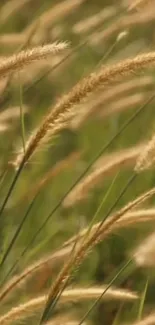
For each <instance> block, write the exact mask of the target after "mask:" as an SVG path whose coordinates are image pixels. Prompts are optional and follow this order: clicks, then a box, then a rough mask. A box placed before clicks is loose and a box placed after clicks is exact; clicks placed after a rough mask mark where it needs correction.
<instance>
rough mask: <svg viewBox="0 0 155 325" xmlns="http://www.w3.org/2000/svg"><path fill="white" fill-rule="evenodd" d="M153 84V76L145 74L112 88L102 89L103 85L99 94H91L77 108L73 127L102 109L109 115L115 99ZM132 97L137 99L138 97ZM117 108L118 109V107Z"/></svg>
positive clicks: (78, 125) (76, 126)
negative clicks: (86, 100)
mask: <svg viewBox="0 0 155 325" xmlns="http://www.w3.org/2000/svg"><path fill="white" fill-rule="evenodd" d="M152 84H153V78H151V76H144V77H142V78H141V79H139V78H135V79H132V80H127V81H125V82H122V83H120V84H118V85H114V86H113V87H112V88H110V89H107V90H106V91H102V87H101V90H100V91H99V92H98V93H97V94H95V96H94V95H92V96H90V99H89V100H88V102H87V103H84V104H82V105H80V107H78V108H77V111H76V116H75V118H73V121H72V122H71V127H72V128H73V129H77V128H78V127H80V126H81V125H82V124H83V123H84V122H85V121H86V120H87V119H88V117H89V116H92V115H94V114H96V113H98V112H102V110H103V112H105V113H106V114H107V115H108V112H109V105H112V104H113V105H114V103H113V101H115V103H118V101H117V100H118V99H120V98H122V99H123V98H125V96H126V95H127V94H129V92H131V91H132V90H133V91H134V90H137V89H138V88H140V89H141V90H142V87H143V93H144V89H145V88H144V87H147V86H151V85H152ZM139 95H140V94H139ZM129 98H130V97H129ZM130 99H131V98H130ZM132 99H134V100H136V98H132ZM120 100H121V99H120ZM124 100H125V99H124ZM138 100H139V101H140V97H139V98H138V97H137V101H138ZM109 101H110V103H109ZM111 102H112V103H111ZM122 105H123V104H122ZM122 109H123V106H122ZM113 110H114V109H113ZM116 110H118V108H117V107H116Z"/></svg>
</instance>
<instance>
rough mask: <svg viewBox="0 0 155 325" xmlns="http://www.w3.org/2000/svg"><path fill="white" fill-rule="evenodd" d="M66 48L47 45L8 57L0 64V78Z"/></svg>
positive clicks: (64, 45) (60, 45)
mask: <svg viewBox="0 0 155 325" xmlns="http://www.w3.org/2000/svg"><path fill="white" fill-rule="evenodd" d="M67 46H68V45H67V43H53V44H47V45H44V46H38V47H36V48H32V49H30V50H24V51H21V52H19V53H18V54H15V55H13V56H11V57H8V58H6V59H5V60H3V61H2V62H1V63H0V77H4V76H6V75H7V74H9V73H11V72H13V71H18V70H21V69H22V68H23V67H25V66H26V65H28V64H30V63H31V62H33V61H36V60H41V59H43V58H46V57H47V56H49V55H51V54H56V53H58V52H60V51H62V50H64V49H65V48H66V47H67Z"/></svg>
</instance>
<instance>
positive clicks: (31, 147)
mask: <svg viewBox="0 0 155 325" xmlns="http://www.w3.org/2000/svg"><path fill="white" fill-rule="evenodd" d="M154 63H155V52H150V53H146V54H141V55H138V56H137V57H135V58H133V59H127V60H124V61H121V62H119V63H117V64H115V65H112V66H110V67H107V68H105V67H102V68H101V69H100V71H98V72H96V73H92V74H91V75H90V76H88V77H87V78H84V79H83V80H82V81H81V82H79V83H78V84H77V85H76V86H75V87H73V89H72V91H71V92H70V93H69V94H68V95H65V96H64V97H63V98H62V99H60V101H59V102H58V103H57V104H56V106H55V107H54V108H53V109H52V111H51V113H49V115H47V117H46V118H45V119H44V121H43V122H42V124H41V125H40V127H39V128H38V129H37V130H36V131H35V132H34V134H32V136H31V137H30V138H29V140H28V141H27V143H26V151H25V154H24V153H23V151H22V152H20V153H19V155H17V157H16V159H15V161H14V165H15V167H16V168H18V167H19V166H20V164H25V163H27V161H28V160H29V159H30V157H31V156H32V155H33V153H34V151H36V149H37V148H38V147H39V146H40V144H41V142H44V141H47V140H48V139H49V137H51V136H53V135H54V134H56V133H57V132H58V131H60V130H61V129H62V128H64V127H66V126H67V124H68V123H69V122H70V119H71V117H72V116H73V113H74V109H73V108H74V105H75V104H79V103H80V102H81V101H82V100H83V99H84V98H86V97H87V96H88V95H89V94H91V93H92V92H93V91H95V90H96V89H97V88H98V87H99V86H101V85H102V86H107V85H109V84H110V83H112V82H113V81H114V80H116V79H117V78H120V77H122V76H124V75H128V74H130V73H133V72H134V71H136V70H139V69H143V68H144V67H148V66H149V65H150V64H154Z"/></svg>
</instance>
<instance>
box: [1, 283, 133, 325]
mask: <svg viewBox="0 0 155 325" xmlns="http://www.w3.org/2000/svg"><path fill="white" fill-rule="evenodd" d="M105 289H106V285H105V286H102V287H100V288H98V287H92V288H88V289H83V288H77V289H69V290H65V291H64V292H63V293H62V295H61V298H60V303H61V302H62V303H67V302H70V301H71V302H72V301H74V302H76V301H82V300H89V299H96V298H98V297H99V296H100V295H101V294H102V292H103V291H104V290H105ZM137 298H138V296H137V294H136V293H134V292H131V291H129V290H124V289H115V288H110V289H108V291H107V292H106V293H105V295H103V300H121V301H132V300H136V299H137ZM46 299H47V296H45V295H44V296H40V297H38V298H35V299H31V300H29V301H28V302H26V303H23V304H20V305H19V306H17V307H14V308H12V309H11V310H10V311H9V312H8V313H7V314H5V315H3V316H1V317H0V325H6V324H10V323H11V322H15V321H17V320H22V319H23V318H27V317H29V316H30V315H33V313H35V312H36V311H37V310H38V309H42V307H43V305H44V303H45V302H46Z"/></svg>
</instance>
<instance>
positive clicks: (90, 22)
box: [73, 6, 116, 34]
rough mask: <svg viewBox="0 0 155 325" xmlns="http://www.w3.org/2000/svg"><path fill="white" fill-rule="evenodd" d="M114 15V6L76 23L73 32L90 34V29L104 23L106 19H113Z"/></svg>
mask: <svg viewBox="0 0 155 325" xmlns="http://www.w3.org/2000/svg"><path fill="white" fill-rule="evenodd" d="M115 14H116V9H115V7H114V6H111V7H110V6H109V7H107V8H104V9H103V10H102V11H100V12H99V13H97V14H95V15H92V16H90V17H88V18H85V19H83V20H80V21H78V22H77V23H76V24H75V25H74V26H73V32H74V33H77V34H81V33H82V34H83V33H87V32H90V30H91V29H93V28H95V27H96V26H97V25H99V24H101V23H103V21H104V22H105V21H106V20H107V19H109V18H111V17H113V16H114V15H115Z"/></svg>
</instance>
